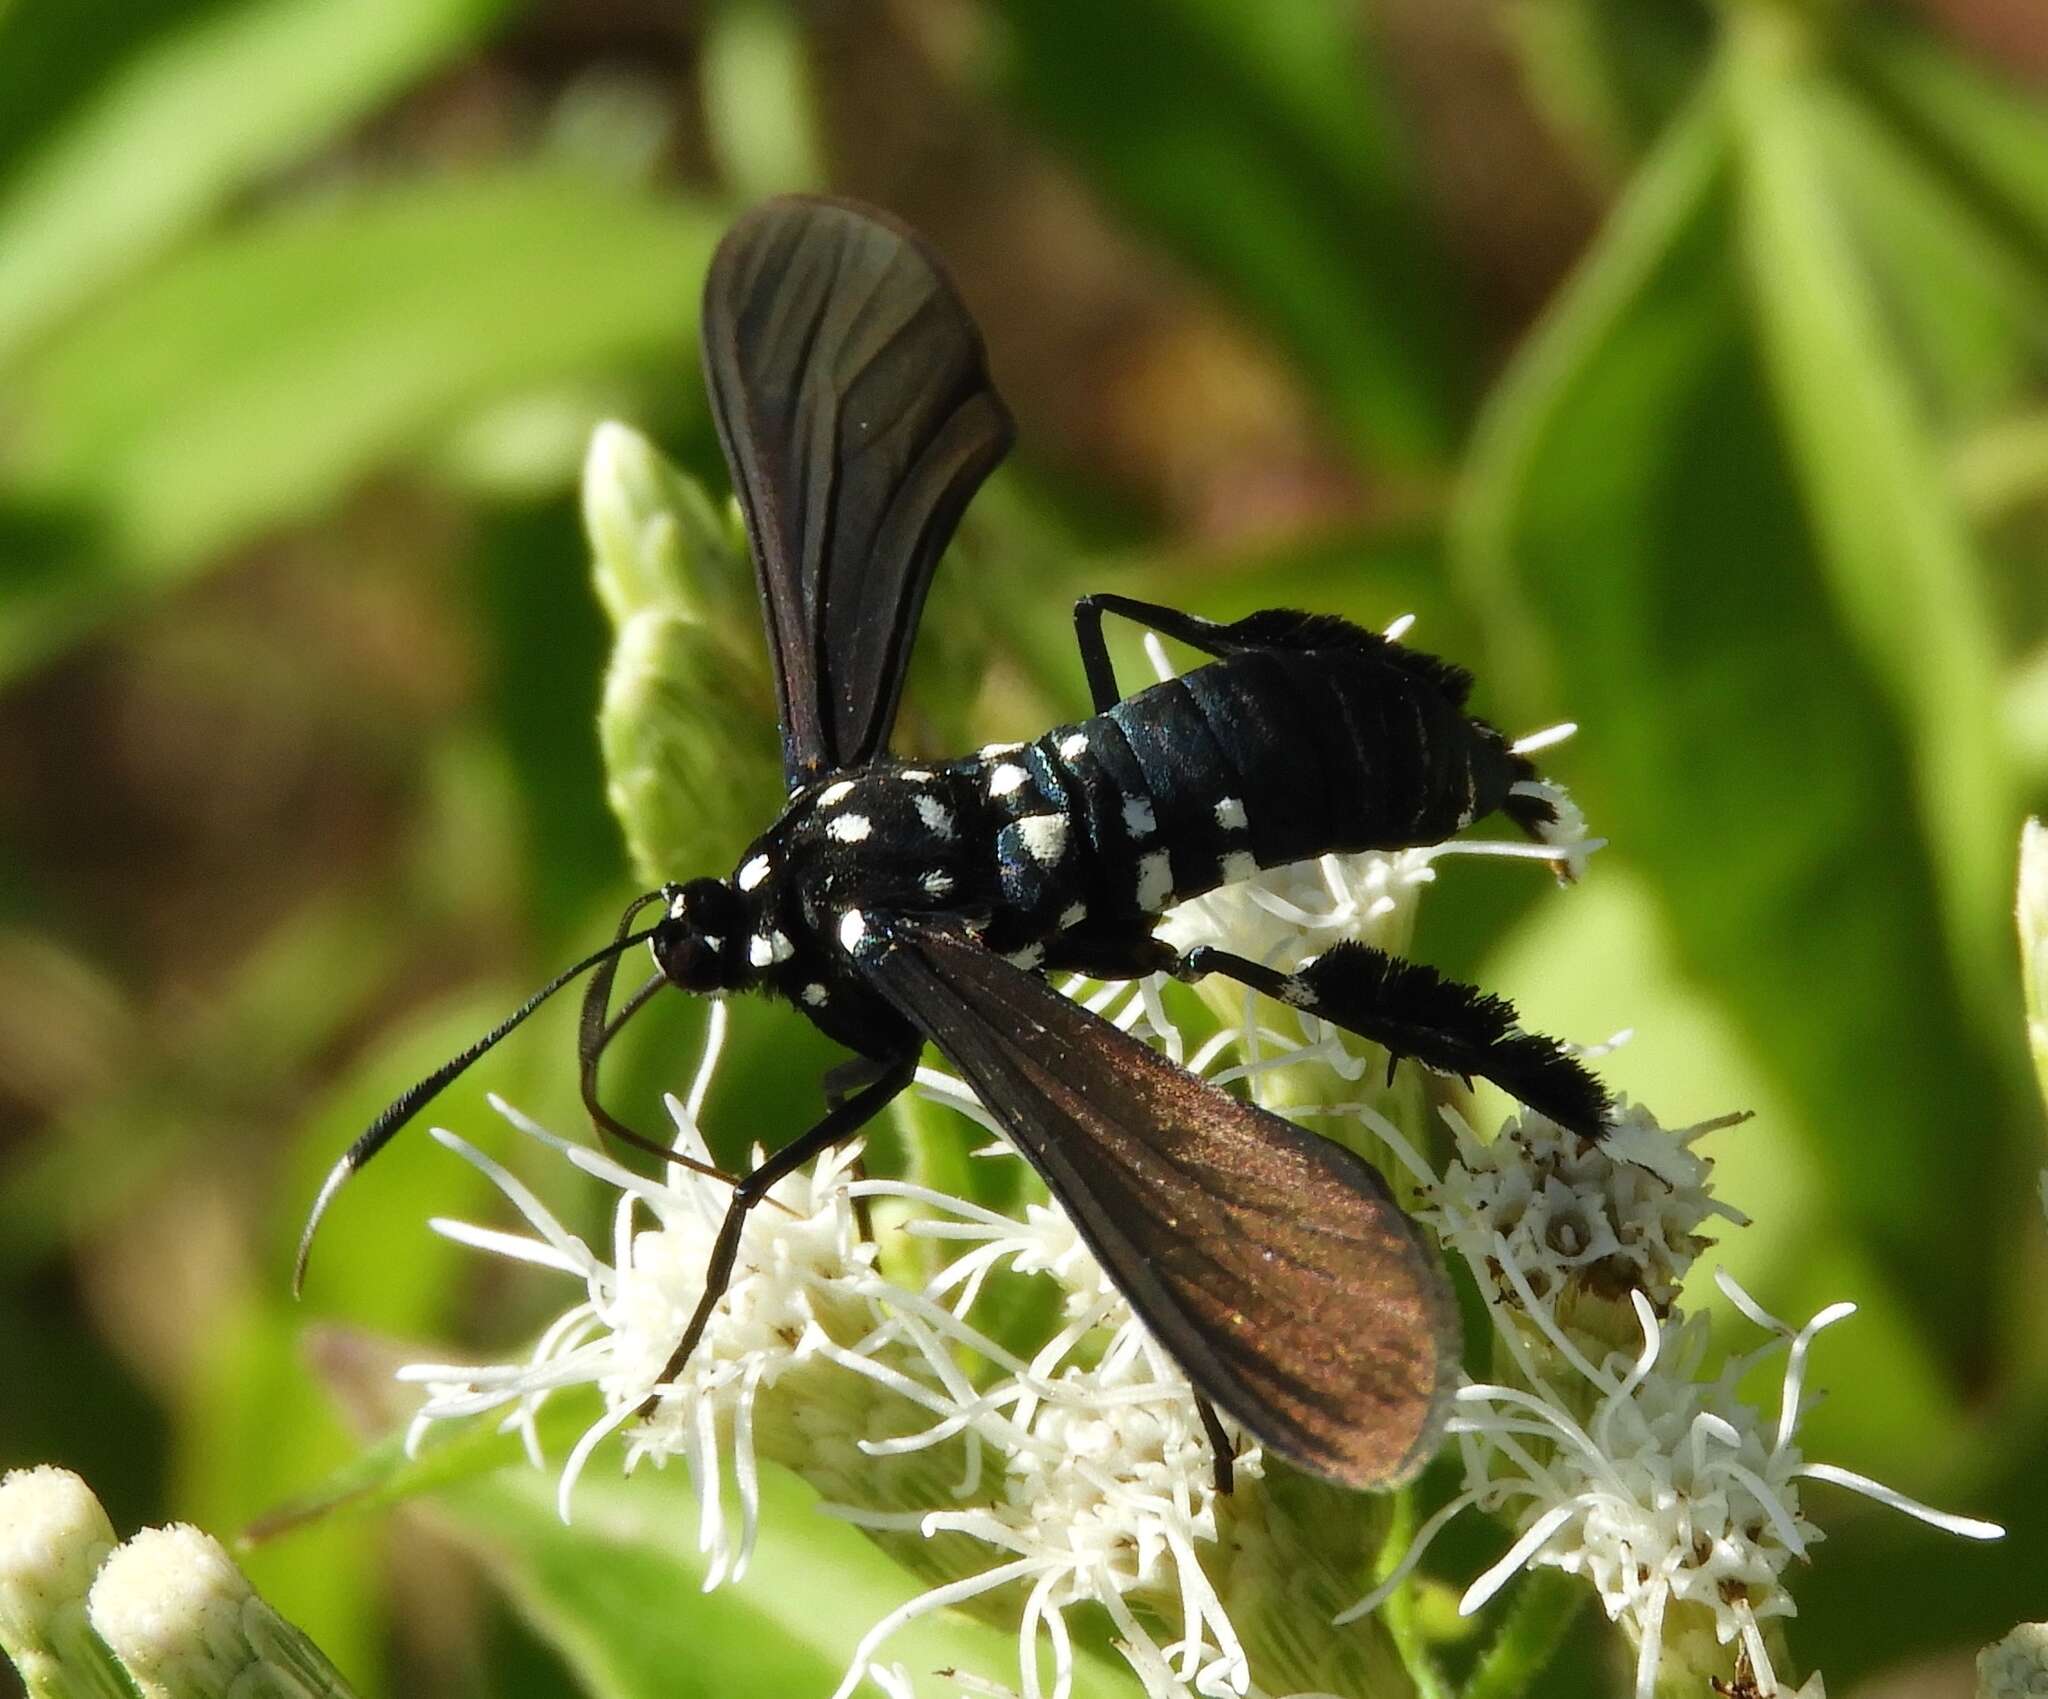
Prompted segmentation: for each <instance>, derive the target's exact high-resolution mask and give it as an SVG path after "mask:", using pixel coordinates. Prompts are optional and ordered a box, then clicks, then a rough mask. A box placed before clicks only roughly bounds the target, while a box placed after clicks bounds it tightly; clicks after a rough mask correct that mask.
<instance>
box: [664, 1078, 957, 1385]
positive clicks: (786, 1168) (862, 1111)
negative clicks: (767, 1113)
mask: <svg viewBox="0 0 2048 1699" xmlns="http://www.w3.org/2000/svg"><path fill="white" fill-rule="evenodd" d="M886 1069H887V1071H886V1072H884V1073H883V1074H882V1075H881V1077H880V1078H878V1079H876V1080H873V1081H871V1082H870V1083H869V1084H868V1085H866V1086H865V1087H863V1088H862V1089H861V1090H859V1091H857V1092H855V1093H854V1094H853V1096H851V1097H849V1098H847V1099H846V1101H845V1102H843V1103H840V1104H837V1105H835V1106H834V1107H833V1108H831V1109H829V1110H827V1111H826V1112H825V1118H824V1119H823V1120H822V1121H820V1122H819V1123H818V1124H817V1125H816V1126H815V1127H813V1128H811V1130H810V1131H809V1132H807V1133H802V1134H799V1135H798V1136H797V1137H796V1138H793V1139H791V1140H790V1141H789V1143H788V1144H786V1145H784V1146H783V1147H782V1148H781V1149H780V1150H778V1151H777V1152H776V1153H775V1154H774V1155H773V1156H771V1157H769V1158H768V1159H767V1160H766V1161H764V1162H763V1163H762V1164H761V1166H760V1167H758V1168H756V1169H754V1170H753V1171H752V1172H751V1173H748V1174H745V1175H743V1176H741V1178H740V1180H739V1182H738V1183H737V1184H736V1185H734V1187H733V1189H732V1202H731V1203H729V1204H727V1205H726V1209H725V1219H724V1220H723V1221H721V1222H720V1223H719V1224H718V1237H717V1238H716V1239H714V1240H713V1241H712V1242H711V1257H710V1260H709V1261H708V1262H707V1263H706V1264H705V1267H704V1295H703V1296H702V1297H701V1298H699V1299H698V1300H697V1308H696V1310H695V1312H694V1313H693V1314H692V1315H691V1317H690V1325H689V1326H688V1327H686V1328H684V1329H683V1336H682V1338H680V1339H679V1340H677V1341H676V1348H675V1350H674V1351H672V1352H670V1353H669V1359H668V1362H667V1363H666V1364H665V1365H664V1366H663V1368H662V1371H661V1374H660V1376H659V1377H658V1378H657V1379H656V1382H655V1387H656V1390H655V1391H653V1392H650V1393H648V1395H647V1397H646V1399H645V1400H644V1401H643V1402H642V1404H641V1406H640V1409H639V1411H638V1412H637V1413H638V1414H639V1415H642V1416H646V1415H648V1414H650V1413H651V1412H652V1411H653V1409H654V1407H655V1405H656V1404H658V1403H659V1402H660V1390H659V1389H660V1388H661V1387H662V1386H664V1385H666V1384H667V1383H669V1382H670V1381H673V1380H674V1379H675V1378H676V1376H677V1375H679V1374H680V1373H682V1370H683V1365H684V1364H686V1363H687V1362H689V1360H690V1353H691V1352H693V1351H694V1350H696V1349H697V1341H698V1340H700V1339H702V1338H703V1337H704V1329H705V1327H706V1325H707V1324H708V1323H709V1322H710V1320H711V1312H712V1311H713V1310H714V1309H716V1308H717V1307H718V1300H719V1299H721V1298H722V1297H724V1296H725V1289H726V1287H727V1286H729V1285H731V1284H732V1270H733V1264H734V1263H735V1262H737V1261H738V1260H739V1253H740V1233H741V1230H742V1229H743V1228H745V1226H746V1224H747V1215H748V1212H749V1211H751V1210H752V1209H753V1208H754V1207H755V1206H756V1205H758V1204H760V1203H762V1202H764V1201H766V1199H767V1197H768V1193H769V1192H770V1191H771V1190H772V1189H773V1188H774V1186H775V1184H776V1183H777V1182H778V1181H780V1180H783V1179H786V1178H787V1177H788V1176H789V1175H791V1174H794V1173H795V1172H796V1171H797V1170H798V1169H799V1168H801V1167H802V1166H803V1165H804V1164H805V1163H806V1162H808V1161H810V1160H811V1158H812V1157H814V1156H819V1155H822V1154H823V1153H824V1152H825V1151H828V1150H830V1149H831V1148H832V1147H833V1146H834V1145H836V1144H843V1143H844V1142H845V1141H846V1140H847V1139H849V1138H851V1137H852V1136H853V1135H854V1134H855V1133H856V1132H858V1131H859V1130H860V1129H861V1128H862V1127H863V1126H864V1125H866V1124H867V1123H868V1122H869V1121H872V1120H873V1119H874V1118H875V1117H876V1116H877V1115H878V1114H880V1113H881V1112H882V1110H883V1109H885V1108H886V1107H887V1106H888V1104H889V1101H890V1099H891V1098H893V1097H895V1096H896V1095H897V1093H899V1092H900V1091H902V1090H903V1088H904V1087H905V1086H907V1085H909V1084H910V1082H911V1079H912V1078H913V1077H914V1076H915V1075H916V1073H917V1053H916V1052H915V1051H912V1052H911V1053H910V1054H909V1055H907V1056H904V1057H901V1058H899V1059H898V1060H896V1061H894V1062H891V1063H888V1064H886Z"/></svg>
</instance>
